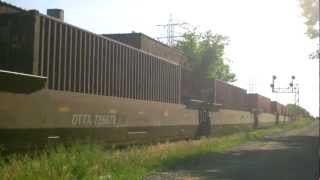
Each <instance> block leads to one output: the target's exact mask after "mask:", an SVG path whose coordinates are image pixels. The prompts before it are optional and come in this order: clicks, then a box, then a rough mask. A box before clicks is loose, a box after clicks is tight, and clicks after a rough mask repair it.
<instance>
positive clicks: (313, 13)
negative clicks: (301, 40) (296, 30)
mask: <svg viewBox="0 0 320 180" xmlns="http://www.w3.org/2000/svg"><path fill="white" fill-rule="evenodd" d="M299 1H300V6H301V8H302V15H303V16H304V17H305V18H306V22H305V24H306V25H307V28H308V29H307V32H306V34H307V35H308V36H309V37H310V38H311V39H315V38H317V37H319V29H318V27H317V26H319V24H318V23H319V0H299Z"/></svg>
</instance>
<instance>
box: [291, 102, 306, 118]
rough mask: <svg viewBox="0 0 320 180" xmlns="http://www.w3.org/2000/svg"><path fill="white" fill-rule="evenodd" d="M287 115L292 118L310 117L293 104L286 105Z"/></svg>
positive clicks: (302, 109) (301, 108) (304, 110)
mask: <svg viewBox="0 0 320 180" xmlns="http://www.w3.org/2000/svg"><path fill="white" fill-rule="evenodd" d="M287 108H288V114H289V115H290V116H292V117H294V118H299V117H311V115H310V113H309V112H308V111H307V110H306V109H304V108H303V107H301V106H298V105H295V104H288V105H287Z"/></svg>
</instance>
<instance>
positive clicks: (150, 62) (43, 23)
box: [0, 11, 181, 103]
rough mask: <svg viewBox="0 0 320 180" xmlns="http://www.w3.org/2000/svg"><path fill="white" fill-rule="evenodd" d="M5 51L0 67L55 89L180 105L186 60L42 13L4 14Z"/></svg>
mask: <svg viewBox="0 0 320 180" xmlns="http://www.w3.org/2000/svg"><path fill="white" fill-rule="evenodd" d="M0 51H1V54H0V69H3V70H9V71H14V72H21V73H27V74H33V75H38V76H44V77H47V78H48V81H47V88H48V89H51V90H59V91H72V92H76V93H85V94H92V95H101V96H117V97H125V98H132V99H141V100H150V101H161V102H166V103H180V96H181V95H180V79H181V66H180V64H178V63H174V62H173V61H170V60H168V59H165V58H163V57H159V56H156V55H153V54H150V53H148V52H145V51H143V50H139V49H137V48H134V47H132V46H129V45H126V44H123V43H120V42H117V41H115V40H113V39H110V38H108V37H104V36H101V35H97V34H95V33H91V32H89V31H86V30H83V29H80V28H78V27H75V26H73V25H70V24H67V23H65V22H63V21H61V20H59V19H56V18H53V17H49V16H46V15H42V14H40V13H38V12H37V11H26V12H21V13H14V14H1V15H0Z"/></svg>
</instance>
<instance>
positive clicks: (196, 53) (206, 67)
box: [176, 30, 235, 82]
mask: <svg viewBox="0 0 320 180" xmlns="http://www.w3.org/2000/svg"><path fill="white" fill-rule="evenodd" d="M227 44H228V38H227V37H225V36H222V35H219V34H213V33H212V32H211V31H207V32H205V33H202V34H200V35H198V33H197V32H196V30H194V31H190V32H187V33H185V34H184V36H183V40H181V41H178V42H177V45H176V47H177V48H178V49H180V50H182V51H183V52H184V54H185V55H186V56H187V57H188V61H189V62H187V64H188V66H189V67H190V68H191V71H192V73H193V74H194V76H197V77H199V78H209V79H220V80H224V81H231V82H233V81H235V74H233V73H231V72H230V67H229V65H227V64H225V61H224V60H225V59H224V48H225V46H226V45H227Z"/></svg>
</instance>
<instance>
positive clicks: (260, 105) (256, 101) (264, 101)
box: [248, 94, 271, 113]
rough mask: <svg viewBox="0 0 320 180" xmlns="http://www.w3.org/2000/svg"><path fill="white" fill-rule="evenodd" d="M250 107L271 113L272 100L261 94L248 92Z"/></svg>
mask: <svg viewBox="0 0 320 180" xmlns="http://www.w3.org/2000/svg"><path fill="white" fill-rule="evenodd" d="M248 106H249V109H250V110H251V111H252V110H258V111H260V112H264V113H271V100H270V99H269V98H267V97H264V96H262V95H259V94H248Z"/></svg>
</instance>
